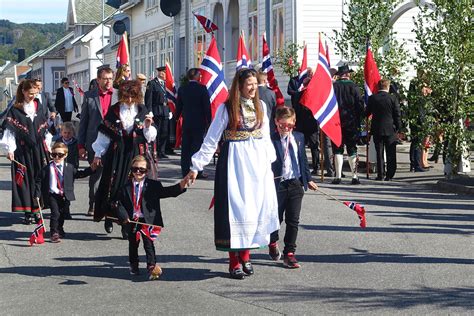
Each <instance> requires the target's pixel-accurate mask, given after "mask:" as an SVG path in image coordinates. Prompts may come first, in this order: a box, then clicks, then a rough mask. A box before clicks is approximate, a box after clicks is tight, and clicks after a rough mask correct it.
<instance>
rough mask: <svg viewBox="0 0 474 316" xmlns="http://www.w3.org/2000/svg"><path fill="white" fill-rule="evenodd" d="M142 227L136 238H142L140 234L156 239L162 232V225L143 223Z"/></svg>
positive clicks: (152, 239)
mask: <svg viewBox="0 0 474 316" xmlns="http://www.w3.org/2000/svg"><path fill="white" fill-rule="evenodd" d="M141 225H142V227H141V229H140V230H139V231H137V234H136V240H137V241H138V240H140V235H141V236H145V237H146V238H148V239H150V240H151V241H155V240H156V238H158V235H159V234H160V233H161V227H160V226H151V225H146V224H141Z"/></svg>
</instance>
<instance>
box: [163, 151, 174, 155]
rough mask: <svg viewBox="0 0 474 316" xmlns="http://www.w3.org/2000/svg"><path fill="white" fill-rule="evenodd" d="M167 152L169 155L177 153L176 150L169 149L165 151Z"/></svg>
mask: <svg viewBox="0 0 474 316" xmlns="http://www.w3.org/2000/svg"><path fill="white" fill-rule="evenodd" d="M165 154H167V155H176V152H175V151H174V150H167V151H165Z"/></svg>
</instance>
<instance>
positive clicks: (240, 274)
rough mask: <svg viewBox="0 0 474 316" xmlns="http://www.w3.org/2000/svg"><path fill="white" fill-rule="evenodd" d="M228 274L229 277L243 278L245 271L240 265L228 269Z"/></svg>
mask: <svg viewBox="0 0 474 316" xmlns="http://www.w3.org/2000/svg"><path fill="white" fill-rule="evenodd" d="M229 274H230V278H231V279H236V280H242V279H243V278H245V273H244V271H242V268H240V267H239V268H236V269H232V270H229Z"/></svg>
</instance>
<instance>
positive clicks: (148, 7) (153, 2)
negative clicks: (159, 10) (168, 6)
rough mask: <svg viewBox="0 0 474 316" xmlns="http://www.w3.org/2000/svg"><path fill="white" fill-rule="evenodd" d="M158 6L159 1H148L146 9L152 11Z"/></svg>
mask: <svg viewBox="0 0 474 316" xmlns="http://www.w3.org/2000/svg"><path fill="white" fill-rule="evenodd" d="M157 5H158V0H146V9H147V10H148V9H151V8H153V7H156V6H157Z"/></svg>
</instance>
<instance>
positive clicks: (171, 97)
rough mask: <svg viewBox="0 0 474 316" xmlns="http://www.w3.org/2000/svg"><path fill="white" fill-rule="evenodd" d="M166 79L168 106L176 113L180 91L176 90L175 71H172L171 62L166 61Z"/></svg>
mask: <svg viewBox="0 0 474 316" xmlns="http://www.w3.org/2000/svg"><path fill="white" fill-rule="evenodd" d="M165 68H166V70H165V71H166V81H165V88H166V98H167V99H168V106H169V107H170V109H171V111H172V112H173V113H174V112H175V111H176V103H177V98H178V93H177V92H176V86H175V84H174V78H173V73H172V72H171V66H170V64H168V63H166V65H165Z"/></svg>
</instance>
